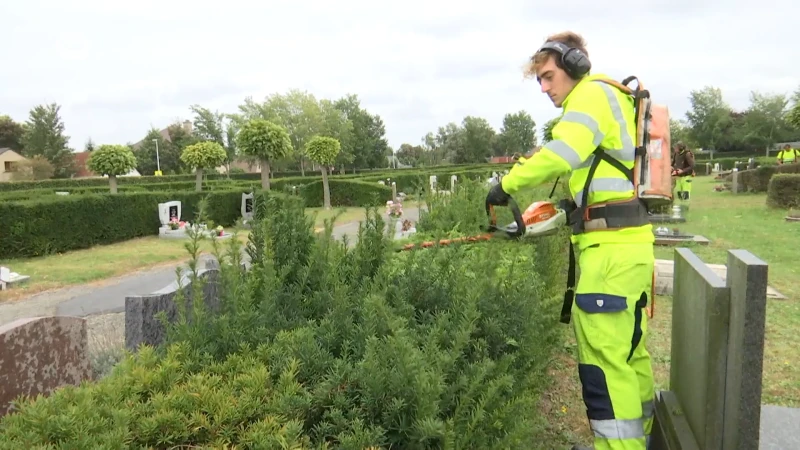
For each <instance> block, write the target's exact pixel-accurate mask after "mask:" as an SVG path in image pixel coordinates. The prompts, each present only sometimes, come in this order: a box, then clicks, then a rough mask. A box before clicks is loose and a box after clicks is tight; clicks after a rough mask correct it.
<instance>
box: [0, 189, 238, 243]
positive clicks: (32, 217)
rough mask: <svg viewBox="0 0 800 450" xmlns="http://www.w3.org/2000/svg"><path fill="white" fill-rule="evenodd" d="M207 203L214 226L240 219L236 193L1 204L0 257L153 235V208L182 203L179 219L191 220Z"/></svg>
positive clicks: (82, 197) (148, 194)
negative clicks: (198, 209)
mask: <svg viewBox="0 0 800 450" xmlns="http://www.w3.org/2000/svg"><path fill="white" fill-rule="evenodd" d="M203 197H205V198H207V199H208V216H209V219H210V220H212V221H213V222H214V223H216V224H218V225H223V226H230V225H233V224H234V223H235V221H236V219H237V218H238V217H239V216H240V215H241V212H240V210H241V199H242V192H241V191H221V192H210V193H198V192H177V193H176V192H172V193H171V192H136V193H129V194H128V193H120V194H117V195H111V194H92V195H80V196H71V195H70V196H65V197H55V198H46V199H41V200H29V201H24V202H2V203H0V230H4V231H3V238H2V239H0V255H3V257H4V258H17V257H29V256H42V255H47V254H52V253H59V252H65V251H68V250H77V249H82V248H89V247H92V246H94V245H99V244H111V243H114V242H120V241H125V240H128V239H133V238H136V237H142V236H149V235H155V234H158V228H159V226H160V225H161V224H160V222H159V218H158V204H159V203H163V202H167V201H170V200H178V201H180V202H181V215H182V219H184V220H188V221H194V218H195V213H196V211H197V207H198V203H199V202H200V200H201V199H202V198H203Z"/></svg>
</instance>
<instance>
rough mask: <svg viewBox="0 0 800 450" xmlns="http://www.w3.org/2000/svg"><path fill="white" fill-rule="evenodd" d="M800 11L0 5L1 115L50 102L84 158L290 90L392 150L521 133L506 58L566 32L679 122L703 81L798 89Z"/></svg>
mask: <svg viewBox="0 0 800 450" xmlns="http://www.w3.org/2000/svg"><path fill="white" fill-rule="evenodd" d="M537 5H538V6H537ZM645 5H646V6H645ZM722 5H725V6H722ZM642 10H643V11H644V12H641V13H639V12H637V11H642ZM799 14H800V4H798V3H796V2H792V1H790V0H761V1H758V2H751V1H745V0H728V1H722V0H675V1H671V2H668V1H663V0H649V1H648V0H645V1H631V0H616V1H614V2H611V3H609V2H597V1H588V0H571V1H568V2H552V3H550V2H547V3H545V2H533V1H522V0H493V1H486V0H483V1H474V0H460V1H453V0H427V1H422V0H405V1H402V2H399V1H395V2H385V3H384V2H378V1H366V0H363V1H362V0H338V1H331V2H325V1H320V0H296V1H294V2H289V1H285V2H284V1H277V0H262V1H255V0H228V1H223V2H221V1H209V0H191V1H189V0H160V1H155V0H137V1H134V2H120V3H117V2H113V1H107V0H103V1H101V0H72V1H63V0H25V1H23V0H2V1H0V18H2V21H0V23H2V25H3V35H4V37H5V44H4V45H3V52H2V53H3V62H4V64H2V66H3V68H2V70H0V114H9V115H11V116H12V117H13V118H14V119H16V120H18V121H24V120H25V119H26V118H27V115H28V111H29V109H30V108H31V107H32V106H34V105H36V104H40V103H50V102H57V103H59V104H61V105H62V117H63V120H64V122H65V124H66V129H67V134H68V135H69V136H70V137H71V140H70V145H71V146H72V147H74V148H76V149H78V150H82V149H83V145H84V143H85V141H86V139H87V138H89V137H91V138H92V140H93V141H94V142H95V143H97V144H104V143H110V144H114V143H126V142H134V141H138V140H139V139H141V138H142V137H144V134H145V133H146V132H147V130H148V129H149V128H150V127H151V126H156V127H158V128H163V127H164V126H166V125H168V124H169V123H170V122H172V121H173V120H175V119H180V120H184V119H190V118H191V115H190V111H189V105H191V104H195V103H196V104H200V105H202V106H205V107H209V108H211V109H218V110H220V111H222V112H235V111H236V107H237V105H239V104H240V103H242V101H243V100H244V98H245V97H247V96H252V97H253V98H254V99H257V100H261V99H263V98H264V97H265V96H267V95H269V94H271V93H275V92H281V93H282V92H285V91H287V90H288V89H291V88H298V89H304V90H307V91H309V92H311V93H313V94H314V95H315V96H317V97H321V98H338V97H340V96H342V95H344V94H346V93H355V94H358V96H359V97H360V98H361V101H362V105H364V106H365V107H366V108H367V109H368V110H369V111H370V112H372V113H377V114H380V116H381V117H383V119H384V122H385V123H386V130H387V136H388V139H389V144H390V145H391V146H393V147H394V148H396V147H398V146H399V145H400V144H402V143H403V142H408V143H411V144H418V143H420V140H421V138H422V137H423V136H424V135H425V133H427V132H428V131H435V130H436V128H437V127H438V126H440V125H444V124H446V123H447V122H451V121H455V122H460V121H461V120H462V118H463V117H464V116H465V115H477V116H482V117H485V118H486V119H488V120H489V122H490V123H491V124H492V125H493V126H495V127H496V128H497V129H499V127H500V125H501V123H502V118H503V115H504V114H505V113H508V112H514V111H518V110H521V109H524V110H526V111H528V112H529V113H530V114H531V115H532V116H533V118H534V120H535V121H536V122H537V126H541V125H542V124H544V122H545V121H547V120H549V119H550V118H552V117H554V116H556V115H557V114H558V112H557V110H556V109H554V107H553V105H552V103H550V101H549V99H548V98H547V96H545V95H544V94H541V93H540V91H539V86H538V84H537V83H536V82H535V81H530V80H523V79H522V76H521V72H520V67H521V66H522V64H523V63H524V62H525V60H526V59H527V58H528V57H529V56H530V54H531V53H532V52H533V51H535V49H536V48H537V46H538V45H540V44H541V43H542V41H543V39H544V38H545V37H546V36H547V35H548V34H551V33H554V32H559V31H563V30H567V29H569V30H573V31H576V32H579V33H581V34H583V35H584V37H585V38H586V39H587V41H588V50H589V53H590V56H591V60H592V64H593V67H594V70H593V71H594V72H595V73H597V72H603V73H606V74H608V75H610V76H612V77H614V78H618V79H621V78H624V77H625V76H627V75H631V74H635V75H637V76H639V78H640V79H641V80H642V81H643V83H644V84H645V86H646V87H648V88H649V89H650V90H651V92H652V93H653V95H654V97H655V100H656V101H658V102H660V103H665V104H667V105H668V106H669V107H670V110H671V113H672V115H673V117H683V116H684V113H685V111H686V109H687V108H688V106H689V102H688V99H687V97H688V93H689V91H690V90H691V89H697V88H701V87H702V86H704V85H714V86H718V87H720V88H722V90H723V93H724V95H725V99H726V101H727V102H728V103H730V104H731V105H732V106H733V107H735V108H745V107H747V105H748V98H749V93H750V91H751V90H754V89H756V90H762V91H764V92H791V91H793V90H794V89H796V88H797V87H798V86H800V50H797V47H796V45H795V44H796V42H797V25H796V20H797V19H796V18H797V17H798V15H799Z"/></svg>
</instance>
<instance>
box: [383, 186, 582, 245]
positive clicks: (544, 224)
mask: <svg viewBox="0 0 800 450" xmlns="http://www.w3.org/2000/svg"><path fill="white" fill-rule="evenodd" d="M508 207H509V208H510V209H511V213H512V214H513V215H514V221H513V222H511V223H510V224H508V225H506V226H504V227H500V226H498V225H497V215H496V214H495V211H494V206H493V205H491V204H489V203H488V202H487V203H486V215H487V216H488V217H489V224H488V225H486V226H483V227H481V228H482V230H483V231H485V232H484V233H483V234H479V235H474V236H465V237H460V238H453V239H440V240H439V241H426V242H421V243H418V244H407V245H404V246H403V247H401V248H399V249H398V250H397V251H406V250H416V249H420V248H428V247H433V246H435V245H440V246H444V245H450V244H455V243H473V242H481V241H488V240H489V239H493V238H505V239H519V238H522V237H539V236H547V235H551V234H555V233H557V232H558V229H559V228H560V227H562V226H564V225H566V224H567V214H566V212H565V211H564V210H563V209H560V208H557V207H556V206H555V205H554V204H553V203H552V202H549V201H538V202H533V203H531V205H530V206H528V208H527V209H526V210H525V211H524V212H520V210H519V206H517V202H516V201H514V199H513V198H510V197H509V199H508Z"/></svg>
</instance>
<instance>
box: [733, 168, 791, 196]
mask: <svg viewBox="0 0 800 450" xmlns="http://www.w3.org/2000/svg"><path fill="white" fill-rule="evenodd" d="M784 173H789V174H791V173H800V164H785V165H782V166H778V165H774V166H760V167H757V168H755V169H752V170H742V171H740V172H737V183H738V185H739V192H767V190H768V189H769V184H770V180H771V179H772V177H773V176H774V175H776V174H784ZM725 181H727V182H732V181H733V175H732V174H731V175H727V176H726V177H725Z"/></svg>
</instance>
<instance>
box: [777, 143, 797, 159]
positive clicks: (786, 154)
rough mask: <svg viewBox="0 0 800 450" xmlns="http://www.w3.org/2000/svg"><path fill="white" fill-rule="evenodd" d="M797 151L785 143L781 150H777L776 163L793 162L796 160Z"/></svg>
mask: <svg viewBox="0 0 800 450" xmlns="http://www.w3.org/2000/svg"><path fill="white" fill-rule="evenodd" d="M798 153H800V151H798V150H797V149H796V148H795V149H793V148H792V147H790V146H789V144H786V145H784V146H783V150H781V151H779V152H778V164H794V163H796V162H797V161H798Z"/></svg>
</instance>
